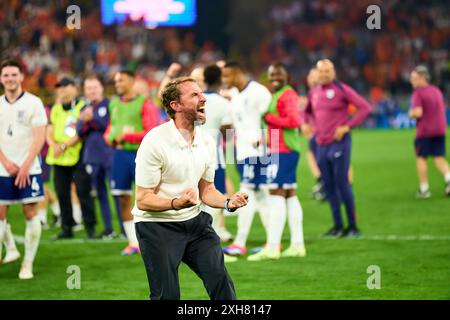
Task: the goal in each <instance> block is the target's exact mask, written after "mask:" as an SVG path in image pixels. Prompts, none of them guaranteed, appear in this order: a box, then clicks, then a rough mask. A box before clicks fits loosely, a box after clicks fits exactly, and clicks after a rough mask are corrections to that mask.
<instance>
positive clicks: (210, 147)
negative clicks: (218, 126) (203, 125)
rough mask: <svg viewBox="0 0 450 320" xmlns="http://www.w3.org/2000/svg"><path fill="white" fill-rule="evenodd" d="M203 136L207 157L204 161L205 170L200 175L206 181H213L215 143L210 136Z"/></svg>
mask: <svg viewBox="0 0 450 320" xmlns="http://www.w3.org/2000/svg"><path fill="white" fill-rule="evenodd" d="M204 137H205V138H204V139H205V144H206V148H207V157H208V158H207V161H206V166H205V172H204V173H203V175H202V179H204V180H206V181H208V182H214V174H215V171H216V147H215V145H216V144H215V143H214V140H213V139H212V138H211V137H209V136H206V135H205V136H204Z"/></svg>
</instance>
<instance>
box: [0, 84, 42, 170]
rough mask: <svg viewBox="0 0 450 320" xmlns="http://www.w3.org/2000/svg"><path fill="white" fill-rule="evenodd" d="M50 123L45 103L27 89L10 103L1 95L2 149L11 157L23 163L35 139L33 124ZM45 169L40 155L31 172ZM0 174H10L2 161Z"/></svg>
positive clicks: (0, 137)
mask: <svg viewBox="0 0 450 320" xmlns="http://www.w3.org/2000/svg"><path fill="white" fill-rule="evenodd" d="M46 124H47V116H46V114H45V109H44V105H43V104H42V101H41V99H40V98H38V97H37V96H35V95H33V94H31V93H28V92H24V93H23V95H22V96H21V97H20V98H19V99H18V100H16V101H15V102H14V103H9V102H8V100H7V99H6V97H5V95H3V96H1V97H0V150H2V152H3V154H4V155H5V157H6V158H7V159H8V160H10V161H12V162H14V163H16V164H17V165H19V166H21V165H22V163H23V162H24V161H25V159H26V158H27V156H28V152H29V150H30V146H31V144H32V143H33V131H32V130H33V128H35V127H40V126H44V125H46ZM41 172H42V170H41V165H40V163H39V159H38V158H37V157H36V159H35V160H34V162H33V164H32V165H31V167H30V174H31V175H33V174H40V173H41ZM0 176H2V177H9V174H8V172H7V171H6V169H5V168H4V167H3V165H2V164H1V163H0Z"/></svg>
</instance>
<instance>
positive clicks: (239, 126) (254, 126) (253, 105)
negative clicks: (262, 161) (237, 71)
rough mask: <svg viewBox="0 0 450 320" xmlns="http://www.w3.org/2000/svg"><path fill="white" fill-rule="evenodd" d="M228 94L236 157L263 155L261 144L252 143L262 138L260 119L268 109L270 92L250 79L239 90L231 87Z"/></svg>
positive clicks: (244, 157) (242, 158)
mask: <svg viewBox="0 0 450 320" xmlns="http://www.w3.org/2000/svg"><path fill="white" fill-rule="evenodd" d="M230 94H231V106H232V107H231V110H232V113H231V115H232V119H233V126H234V128H235V130H236V159H237V160H244V159H246V158H249V157H258V156H263V155H264V147H263V145H262V144H260V146H259V147H255V146H254V144H255V143H256V142H258V141H260V142H261V140H262V138H263V132H262V127H261V120H262V116H263V115H264V113H266V112H267V111H268V109H269V104H270V101H271V100H272V94H271V93H270V91H269V90H268V89H267V88H266V87H265V86H263V85H262V84H260V83H258V82H256V81H250V82H249V83H248V84H247V86H246V87H245V88H244V90H242V91H241V92H239V90H237V89H236V88H233V90H231V91H230Z"/></svg>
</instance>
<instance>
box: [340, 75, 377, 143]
mask: <svg viewBox="0 0 450 320" xmlns="http://www.w3.org/2000/svg"><path fill="white" fill-rule="evenodd" d="M342 86H343V87H344V91H345V98H346V99H347V101H348V103H352V104H353V105H354V106H355V107H356V108H357V109H358V112H357V113H356V115H355V116H354V117H353V118H351V119H349V120H348V121H347V123H346V124H345V125H342V126H339V127H337V128H336V132H335V134H334V137H335V139H336V140H337V141H340V140H341V139H342V138H343V137H344V135H345V134H346V133H347V132H350V130H351V129H352V128H354V127H356V126H358V125H360V124H361V123H362V122H363V121H364V119H365V118H366V117H367V116H368V115H369V113H370V111H372V107H371V106H370V103H369V102H368V101H367V100H366V99H364V98H363V97H361V96H360V95H359V94H358V93H356V91H355V90H353V89H352V88H350V87H349V86H347V85H345V84H342Z"/></svg>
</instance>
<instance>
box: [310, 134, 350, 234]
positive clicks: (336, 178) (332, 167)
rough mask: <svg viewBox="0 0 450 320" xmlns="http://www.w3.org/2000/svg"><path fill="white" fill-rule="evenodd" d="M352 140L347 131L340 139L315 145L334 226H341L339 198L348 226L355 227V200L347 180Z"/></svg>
mask: <svg viewBox="0 0 450 320" xmlns="http://www.w3.org/2000/svg"><path fill="white" fill-rule="evenodd" d="M351 146H352V140H351V136H350V134H349V133H347V134H346V135H345V136H344V138H343V139H342V140H341V141H335V142H333V143H331V144H327V145H317V164H318V166H319V168H320V173H321V175H322V180H323V181H324V188H325V193H326V196H327V200H328V201H329V203H330V206H331V210H332V213H333V220H334V227H335V228H342V227H343V224H342V218H341V205H340V203H341V200H342V201H343V202H344V205H345V209H346V212H347V218H348V224H349V227H350V228H354V227H356V217H355V200H354V196H353V190H352V186H351V185H350V182H349V181H348V170H349V168H350V153H351Z"/></svg>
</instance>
